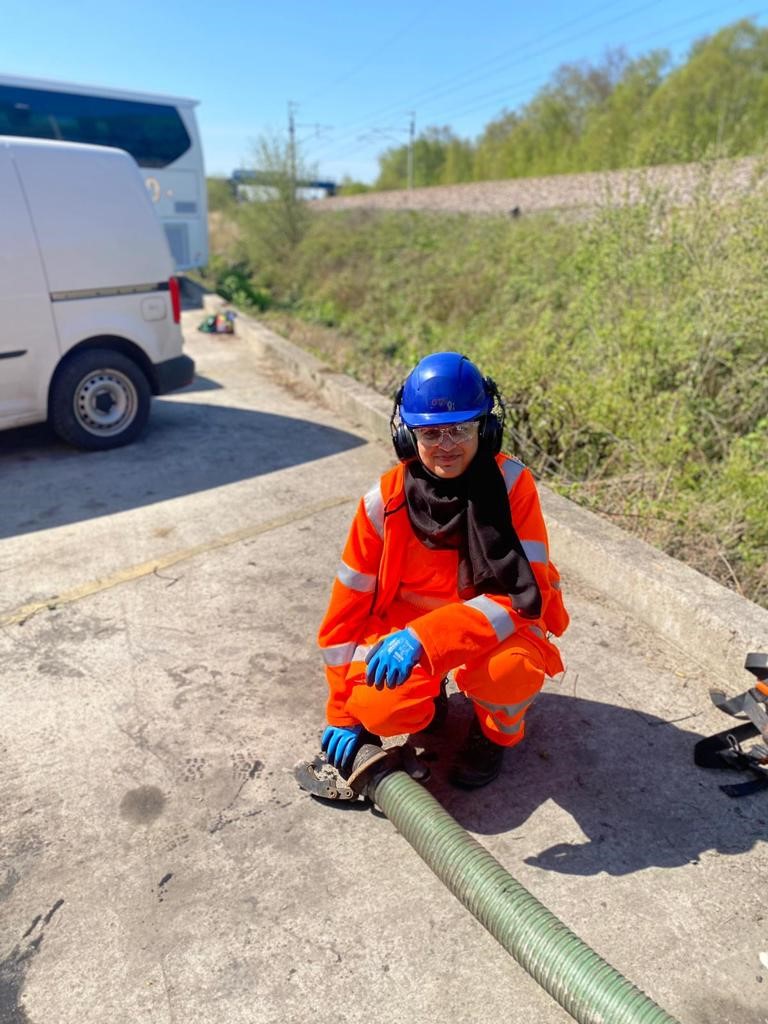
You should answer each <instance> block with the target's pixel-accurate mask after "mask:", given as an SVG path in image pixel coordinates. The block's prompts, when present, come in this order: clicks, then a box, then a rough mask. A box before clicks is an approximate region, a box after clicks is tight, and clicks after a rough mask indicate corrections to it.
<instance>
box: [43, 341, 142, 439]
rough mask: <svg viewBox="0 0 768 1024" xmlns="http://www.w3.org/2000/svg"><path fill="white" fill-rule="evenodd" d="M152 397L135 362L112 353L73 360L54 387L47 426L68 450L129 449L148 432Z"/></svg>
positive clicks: (92, 352) (100, 351) (89, 353)
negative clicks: (126, 445)
mask: <svg viewBox="0 0 768 1024" xmlns="http://www.w3.org/2000/svg"><path fill="white" fill-rule="evenodd" d="M151 401H152V393H151V390H150V387H149V383H148V381H147V378H146V377H145V376H144V373H143V371H142V370H141V368H140V367H139V366H137V364H136V363H134V362H133V360H132V359H129V358H128V357H127V356H124V355H122V353H120V352H112V351H110V350H109V349H100V348H97V349H88V350H86V351H84V352H78V353H76V354H75V355H73V356H71V357H70V358H69V359H68V360H67V361H66V363H64V364H63V365H62V367H61V368H60V369H59V371H58V373H57V374H56V377H55V379H54V381H53V384H52V386H51V399H50V406H49V422H50V425H51V428H52V429H53V431H54V432H55V433H56V434H58V436H59V437H60V438H61V439H62V440H63V441H66V442H67V443H68V444H72V445H74V446H75V447H76V448H86V449H89V450H91V451H103V450H105V449H107V448H117V447H119V446H120V445H124V444H130V442H131V441H134V440H135V439H136V438H137V437H138V436H139V434H141V432H142V431H143V430H144V427H145V426H146V425H147V420H148V418H149V409H150V403H151Z"/></svg>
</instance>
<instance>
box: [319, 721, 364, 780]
mask: <svg viewBox="0 0 768 1024" xmlns="http://www.w3.org/2000/svg"><path fill="white" fill-rule="evenodd" d="M362 731H363V727H362V725H327V726H326V727H325V732H324V733H323V738H322V739H321V740H320V749H321V750H323V751H325V754H326V756H327V757H328V761H329V763H330V764H332V765H333V767H334V768H338V769H339V771H343V770H344V769H345V768H346V767H347V766H348V765H351V764H352V761H353V759H354V756H355V754H356V753H357V748H358V747H359V746H360V734H361V733H362Z"/></svg>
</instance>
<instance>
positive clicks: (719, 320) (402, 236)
mask: <svg viewBox="0 0 768 1024" xmlns="http://www.w3.org/2000/svg"><path fill="white" fill-rule="evenodd" d="M263 217H264V213H263V212H260V211H258V210H255V209H254V207H253V206H251V207H250V208H248V207H238V208H235V209H232V208H230V209H229V211H223V212H221V213H219V214H218V215H217V218H218V225H219V229H217V230H216V232H215V233H214V239H213V241H214V251H216V250H217V248H218V252H217V255H216V256H215V258H214V261H213V263H212V265H211V267H210V268H209V278H208V280H209V282H210V283H212V284H214V285H215V286H217V287H218V288H219V290H223V291H224V292H225V293H227V295H228V297H229V298H231V299H232V300H233V301H234V302H235V303H237V304H239V305H241V306H242V307H243V308H248V307H250V310H251V311H252V312H256V313H257V314H258V315H260V316H261V317H263V318H264V319H265V320H268V321H271V322H272V325H273V326H274V327H275V329H277V330H278V331H280V332H282V333H283V334H285V335H287V336H289V337H291V338H293V340H294V341H296V342H297V343H298V344H300V345H302V346H304V347H305V348H308V349H311V350H313V351H315V352H316V353H317V354H319V355H320V356H321V357H322V358H324V359H325V360H326V361H327V362H329V363H331V364H333V365H334V366H335V367H337V368H340V369H343V370H344V371H346V372H348V373H350V374H352V375H354V376H356V377H357V378H359V379H360V380H362V381H364V382H365V383H367V384H369V385H372V386H373V387H375V388H377V389H378V390H380V391H382V392H383V393H386V394H391V393H392V391H393V390H394V386H395V385H396V383H397V382H399V380H400V379H401V378H402V376H403V374H404V373H405V372H406V371H407V369H408V368H409V367H410V366H411V365H412V364H413V362H414V361H415V360H416V359H418V358H419V357H420V356H422V355H424V354H425V353H427V352H429V351H435V350H440V349H447V348H453V349H460V350H462V351H464V352H466V353H467V354H468V355H470V356H471V357H472V358H473V359H475V360H476V361H477V362H478V363H479V365H480V366H481V368H482V369H483V371H484V372H486V373H489V374H491V375H492V376H493V377H494V378H495V379H496V380H497V382H498V383H499V385H500V387H501V389H502V392H503V394H504V396H505V398H506V402H507V409H508V415H507V427H508V429H507V438H506V444H505V448H506V449H507V450H508V451H510V452H512V453H515V454H517V455H519V456H520V457H521V458H522V459H523V460H524V461H525V462H526V463H527V464H528V465H530V466H531V467H532V469H533V470H534V471H535V472H536V473H537V474H538V475H539V476H540V477H541V478H543V479H545V480H546V482H547V483H548V484H549V485H550V486H551V487H553V488H554V489H555V490H557V491H559V492H560V493H562V494H564V495H566V496H567V497H569V498H571V499H572V500H574V501H576V502H578V503H579V504H582V505H584V506H587V507H588V508H591V509H593V510H594V511H596V512H598V513H600V514H602V515H605V516H609V517H610V518H611V520H612V521H614V522H616V523H618V524H619V525H620V526H622V527H623V528H625V529H627V530H629V531H631V532H633V533H635V534H636V535H638V536H640V537H642V538H644V539H645V540H647V541H649V542H651V543H652V544H655V545H657V546H659V547H661V548H663V549H664V550H665V551H667V552H669V553H670V554H672V555H674V556H675V557H677V558H679V559H681V560H683V561H685V562H687V563H689V564H690V565H692V566H694V567H695V568H697V569H699V570H700V571H702V572H704V573H706V574H707V575H709V576H712V577H714V578H715V579H717V580H719V581H721V582H722V583H724V584H726V585H727V586H729V587H732V588H734V589H736V590H737V591H739V592H740V593H742V594H744V595H746V596H747V597H749V598H751V599H752V600H754V601H756V602H758V603H760V604H762V605H764V606H766V607H768V561H767V554H768V464H767V463H766V454H767V453H768V341H766V333H767V331H768V289H767V288H766V282H768V196H766V195H761V194H760V192H759V191H756V192H755V194H754V195H752V196H750V197H748V198H746V199H742V200H739V201H738V202H737V203H733V204H729V205H723V204H722V203H717V202H715V201H714V200H713V199H712V198H711V196H710V195H709V190H708V185H707V177H706V172H703V173H702V183H701V188H700V192H699V195H698V196H697V199H696V202H695V203H694V204H693V205H692V206H690V207H688V208H686V209H680V210H675V209H667V208H666V207H665V203H664V197H663V196H660V195H656V196H649V197H648V199H647V202H646V203H645V204H643V205H642V206H637V207H634V208H627V209H612V208H609V207H608V206H606V208H605V209H603V210H602V211H600V212H599V213H598V215H596V216H595V217H593V218H590V219H583V220H580V221H576V220H573V219H571V220H570V221H568V220H564V219H558V218H556V217H554V216H539V217H535V218H531V219H526V218H521V219H519V220H514V221H512V220H506V219H504V218H498V217H470V216H460V215H450V216H449V215H442V216H438V215H434V214H433V215H430V214H415V213H398V214H392V213H389V214H383V213H382V214H375V213H373V212H362V211H355V212H350V213H318V214H315V215H314V216H311V217H310V218H309V220H308V223H307V224H306V225H305V230H304V233H303V237H301V239H300V240H299V241H298V242H296V241H295V239H294V241H293V244H292V245H291V246H290V247H289V248H288V249H286V248H285V247H283V246H281V245H279V244H268V238H269V237H274V236H269V233H268V232H267V231H265V230H262V227H263V224H261V218H263ZM260 225H261V226H260ZM221 229H224V230H221ZM225 232H226V234H227V236H228V237H227V240H226V241H222V239H223V238H224V234H225ZM233 268H234V269H233Z"/></svg>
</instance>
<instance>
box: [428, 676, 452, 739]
mask: <svg viewBox="0 0 768 1024" xmlns="http://www.w3.org/2000/svg"><path fill="white" fill-rule="evenodd" d="M447 685H448V676H446V677H445V678H444V679H442V680H441V681H440V693H438V695H437V696H436V697H435V713H434V715H433V716H432V721H431V722H430V723H429V725H428V726H426V727H425V728H424V729H422V730H421V731H422V733H424V734H426V735H427V736H433V735H434V734H435V733H437V732H440V730H441V729H442V727H443V726H444V725H445V720H446V718H447V717H448V694H447V693H446V692H445V688H446V686H447Z"/></svg>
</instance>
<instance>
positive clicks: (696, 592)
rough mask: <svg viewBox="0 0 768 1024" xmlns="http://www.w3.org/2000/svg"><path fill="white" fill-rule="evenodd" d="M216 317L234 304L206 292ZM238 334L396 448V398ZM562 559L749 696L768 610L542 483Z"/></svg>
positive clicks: (275, 342)
mask: <svg viewBox="0 0 768 1024" xmlns="http://www.w3.org/2000/svg"><path fill="white" fill-rule="evenodd" d="M203 305H204V308H205V309H206V311H207V312H209V313H210V312H218V311H219V310H220V309H222V308H225V307H226V303H225V302H224V300H223V299H221V297H220V296H218V295H212V294H205V295H204V296H203ZM237 331H238V333H239V334H240V335H241V336H242V337H245V338H247V339H248V340H249V341H251V342H252V343H253V344H254V345H255V346H257V347H258V349H259V350H260V351H261V352H262V353H263V354H264V355H265V356H266V357H268V358H269V359H270V360H272V361H274V362H275V363H276V364H277V365H279V366H280V367H282V369H284V370H285V371H286V372H288V373H289V374H290V375H291V376H292V377H293V378H294V379H296V380H297V381H300V382H302V383H303V384H305V385H307V386H309V387H311V388H313V389H314V390H315V391H317V392H318V393H319V394H320V395H321V396H322V397H323V398H324V399H325V400H326V401H327V402H328V404H329V405H331V406H334V407H336V408H339V409H343V410H344V415H345V418H347V419H349V420H351V421H353V422H355V423H357V424H359V425H360V426H362V427H363V428H364V429H365V430H366V431H367V432H369V433H370V434H372V435H373V436H375V437H376V438H378V439H380V440H382V441H384V442H385V443H386V444H389V437H390V433H389V419H390V415H391V411H392V402H391V399H388V398H385V397H384V396H382V395H380V394H378V393H377V392H375V391H372V390H371V389H370V388H367V387H365V386H364V385H362V384H360V383H358V382H357V381H355V380H352V379H351V378H350V377H347V376H345V375H343V374H340V373H334V372H333V371H332V370H330V369H329V368H328V367H327V366H326V365H325V364H324V363H322V362H321V361H320V360H319V359H317V358H316V357H315V356H313V355H311V354H310V353H308V352H305V351H304V350H303V349H300V348H299V347H298V346H296V345H294V344H293V343H292V342H290V341H287V340H286V339H285V338H282V337H280V336H279V335H277V334H275V333H274V332H273V331H270V330H269V329H268V328H266V327H265V326H264V325H263V324H261V323H259V322H258V321H257V320H255V319H253V318H252V317H249V316H246V315H244V314H242V313H238V318H237ZM539 491H540V493H541V501H542V506H543V509H544V514H545V516H546V519H547V525H548V527H549V532H550V538H551V544H552V552H553V560H554V561H555V562H556V563H557V565H558V567H559V569H560V571H561V573H563V575H564V576H566V577H567V576H568V575H569V574H573V575H574V576H576V577H578V578H579V579H581V580H582V581H583V582H585V583H586V584H588V585H589V586H591V587H593V588H594V589H595V590H597V591H599V592H602V593H604V594H606V595H607V596H609V597H610V598H611V600H613V601H615V602H616V603H617V604H619V605H620V606H622V607H623V608H625V609H626V610H627V611H628V612H631V614H632V615H633V616H635V617H636V618H637V619H638V620H639V621H640V622H642V623H644V624H646V625H647V626H648V627H649V628H650V629H652V630H653V631H654V632H655V633H657V634H658V635H659V636H662V637H663V638H664V639H665V640H667V641H669V642H670V643H672V644H674V645H675V646H676V647H677V648H679V650H680V651H681V652H682V653H683V654H684V655H686V656H687V657H688V658H689V659H690V660H691V661H692V662H693V663H694V664H697V665H699V666H700V667H701V668H702V669H703V670H705V671H706V673H708V677H709V678H710V680H711V682H712V683H713V684H715V683H721V684H723V685H724V686H725V687H726V688H727V689H728V690H729V691H730V692H739V691H741V690H742V689H745V688H746V686H747V685H748V682H749V681H750V680H751V677H750V676H748V675H747V674H746V673H745V672H744V658H745V656H746V654H747V653H748V652H749V651H760V650H762V651H764V650H768V610H766V609H764V608H761V607H759V606H758V605H756V604H754V603H752V602H751V601H747V600H745V599H744V598H743V597H740V596H739V595H738V594H736V593H734V592H733V591H730V590H728V589H727V588H726V587H723V586H721V585H720V584H718V583H715V582H714V581H713V580H711V579H709V578H708V577H706V576H703V575H702V574H701V573H699V572H696V570H695V569H691V568H690V567H689V566H687V565H684V564H683V563H682V562H678V561H677V560H676V559H674V558H670V557H669V555H665V554H664V553H663V552H662V551H659V550H657V549H656V548H654V547H651V545H649V544H646V543H645V542H644V541H641V540H638V539H637V538H636V537H633V536H632V535H631V534H628V533H626V532H625V531H624V530H621V529H619V528H618V527H616V526H614V525H613V524H612V523H608V522H606V521H605V520H603V519H601V518H600V517H599V516H596V515H595V514H594V513H592V512H589V511H587V510H586V509H583V508H581V507H580V506H578V505H576V504H574V503H573V502H572V501H568V500H567V499H566V498H563V497H561V496H560V495H558V494H555V493H554V492H553V491H551V490H549V488H547V487H546V486H543V485H541V484H540V485H539Z"/></svg>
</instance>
